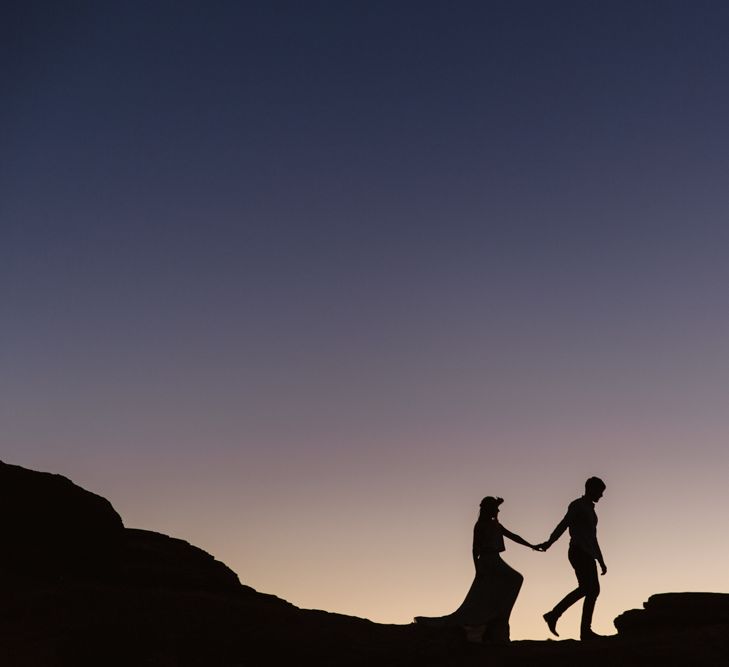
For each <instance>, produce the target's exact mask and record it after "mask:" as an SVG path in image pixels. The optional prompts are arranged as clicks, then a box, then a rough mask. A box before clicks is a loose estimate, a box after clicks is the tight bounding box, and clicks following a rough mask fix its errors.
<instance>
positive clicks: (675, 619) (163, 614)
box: [0, 462, 729, 667]
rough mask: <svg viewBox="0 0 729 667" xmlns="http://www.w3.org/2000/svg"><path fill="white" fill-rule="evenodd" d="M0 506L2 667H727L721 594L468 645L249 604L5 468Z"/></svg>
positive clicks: (234, 585)
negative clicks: (571, 631)
mask: <svg viewBox="0 0 729 667" xmlns="http://www.w3.org/2000/svg"><path fill="white" fill-rule="evenodd" d="M0 500H1V501H2V504H1V505H0V507H2V512H3V534H4V538H5V539H4V540H3V544H2V547H1V548H0V584H1V585H2V590H1V591H0V665H2V666H3V667H4V666H7V667H66V666H68V667H85V666H91V665H93V666H94V667H122V666H123V667H145V666H148V667H238V666H243V665H246V666H249V665H250V666H255V667H257V666H259V665H309V664H311V665H336V666H338V667H339V666H347V665H363V666H364V665H367V666H368V667H369V666H376V665H398V666H405V665H412V666H418V665H433V666H440V665H443V666H445V665H505V666H509V665H514V666H517V665H518V666H524V667H526V666H530V667H533V666H537V667H539V666H544V665H547V666H549V665H559V666H560V667H565V666H566V667H569V666H570V665H584V664H589V665H590V666H591V667H599V666H602V665H605V666H607V665H610V666H611V667H615V666H619V665H649V666H653V665H676V666H678V665H726V664H729V595H720V594H714V593H666V594H661V595H654V596H652V597H651V598H650V599H649V600H648V602H647V603H646V604H645V608H644V609H642V610H631V611H628V612H625V613H624V614H621V615H620V616H619V617H618V618H617V619H616V627H617V628H618V630H619V634H618V635H616V636H614V637H609V638H606V639H601V640H597V641H594V642H587V643H580V642H575V641H518V642H513V643H511V644H508V645H501V646H486V645H476V644H471V643H468V642H467V641H465V638H464V637H463V636H462V635H461V634H460V633H458V632H449V631H428V630H425V629H423V628H420V627H417V626H414V625H382V624H378V623H372V622H371V621H368V620H365V619H361V618H355V617H351V616H343V615H341V614H333V613H327V612H324V611H314V610H303V609H298V608H297V607H295V606H293V605H292V604H289V603H288V602H285V601H284V600H281V599H279V598H276V597H274V596H272V595H265V594H262V593H258V592H256V591H254V590H253V589H252V588H249V587H248V586H244V585H242V584H241V583H240V582H239V580H238V577H237V575H236V574H235V573H234V572H233V571H232V570H230V569H229V568H228V567H226V566H225V565H224V564H223V563H221V562H219V561H217V560H215V559H214V558H213V557H212V556H211V555H209V554H207V553H205V552H204V551H203V550H201V549H198V548H197V547H194V546H192V545H190V544H188V543H187V542H185V541H183V540H179V539H175V538H172V537H167V536H165V535H161V534H159V533H154V532H150V531H146V530H136V529H129V528H125V527H124V525H123V523H122V520H121V518H120V517H119V515H118V514H117V513H116V512H115V511H114V508H113V507H112V506H111V504H110V503H109V502H108V501H107V500H105V499H104V498H102V497H101V496H98V495H95V494H93V493H90V492H89V491H86V490H84V489H82V488H80V487H79V486H77V485H75V484H73V483H72V482H70V481H69V480H68V479H66V478H64V477H61V476H60V475H52V474H49V473H40V472H35V471H31V470H26V469H24V468H20V467H18V466H12V465H7V464H5V463H1V462H0Z"/></svg>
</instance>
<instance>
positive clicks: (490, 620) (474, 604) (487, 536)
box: [416, 519, 524, 639]
mask: <svg viewBox="0 0 729 667" xmlns="http://www.w3.org/2000/svg"><path fill="white" fill-rule="evenodd" d="M473 538H474V552H475V553H476V554H477V555H478V560H477V566H476V567H477V571H476V576H475V577H474V580H473V583H472V584H471V588H470V589H469V590H468V593H467V594H466V598H465V600H463V603H462V604H461V606H460V607H458V609H456V610H455V611H454V612H453V613H451V614H448V615H447V616H418V617H417V618H416V621H417V622H418V623H420V624H422V625H427V626H432V627H449V626H469V625H470V626H492V627H493V626H498V628H497V627H493V631H492V632H490V633H488V634H490V635H491V638H493V639H508V638H509V616H510V615H511V610H512V608H513V606H514V603H515V602H516V598H517V596H518V595H519V590H520V589H521V585H522V582H523V581H524V577H523V576H522V575H521V574H520V573H519V572H517V571H516V570H515V569H514V568H513V567H511V566H510V565H508V564H507V563H506V562H504V560H502V558H501V555H500V552H501V551H504V537H503V533H502V527H501V524H499V522H498V521H497V520H495V519H494V520H492V521H488V522H479V523H477V524H476V526H475V528H474V536H473ZM487 632H488V631H487Z"/></svg>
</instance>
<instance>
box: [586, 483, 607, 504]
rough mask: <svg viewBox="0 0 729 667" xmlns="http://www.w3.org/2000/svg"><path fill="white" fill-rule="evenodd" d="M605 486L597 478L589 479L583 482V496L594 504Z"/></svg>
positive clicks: (600, 496)
mask: <svg viewBox="0 0 729 667" xmlns="http://www.w3.org/2000/svg"><path fill="white" fill-rule="evenodd" d="M605 489H606V486H605V482H603V481H602V480H601V479H600V478H599V477H590V479H588V480H587V481H586V482H585V496H586V497H587V498H589V499H590V500H591V501H592V502H593V503H596V502H597V501H598V500H600V498H602V494H603V493H604V492H605Z"/></svg>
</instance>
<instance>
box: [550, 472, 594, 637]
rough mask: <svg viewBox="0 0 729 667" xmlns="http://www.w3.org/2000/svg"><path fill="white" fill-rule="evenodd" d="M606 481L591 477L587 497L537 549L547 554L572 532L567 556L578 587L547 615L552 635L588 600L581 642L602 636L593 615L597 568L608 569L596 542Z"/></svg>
mask: <svg viewBox="0 0 729 667" xmlns="http://www.w3.org/2000/svg"><path fill="white" fill-rule="evenodd" d="M605 488H606V487H605V482H603V481H602V480H601V479H600V478H599V477H590V479H588V480H587V481H586V482H585V495H584V496H582V497H581V498H578V499H577V500H573V501H572V502H571V503H570V504H569V507H568V509H567V514H565V517H564V519H562V521H560V522H559V524H557V527H556V528H555V529H554V531H553V532H552V534H551V535H550V536H549V539H548V540H547V541H546V542H543V543H542V544H540V545H539V546H538V548H539V549H542V550H544V551H546V550H547V549H549V547H551V546H552V544H554V543H555V542H556V541H557V540H558V539H559V538H560V537H561V536H562V533H564V531H565V530H567V528H569V531H570V547H569V552H568V557H569V561H570V564H571V565H572V567H573V568H574V570H575V574H576V575H577V588H575V590H573V591H572V592H571V593H568V594H567V595H566V596H565V597H564V598H563V599H562V600H561V601H560V602H559V604H557V605H556V606H555V607H554V609H552V610H551V611H548V612H547V613H546V614H544V620H545V621H546V622H547V626H548V627H549V629H550V631H551V632H552V634H554V635H556V636H559V634H558V633H557V621H558V620H559V617H560V616H561V615H562V614H563V613H564V612H565V611H566V610H567V609H569V608H570V607H571V606H572V605H573V604H574V603H575V602H577V601H578V600H579V599H580V598H583V597H584V598H585V601H584V602H583V604H582V622H581V624H580V639H583V640H585V639H597V638H598V637H600V635H598V634H596V633H595V632H593V631H592V612H593V611H594V609H595V601H596V600H597V596H598V595H599V594H600V582H599V580H598V577H597V566H596V565H595V563H596V562H597V563H599V564H600V568H601V569H602V574H605V573H606V572H607V566H606V565H605V561H604V560H603V557H602V552H601V551H600V545H599V544H598V543H597V514H596V513H595V503H596V502H597V501H598V500H600V498H602V494H603V492H604V491H605Z"/></svg>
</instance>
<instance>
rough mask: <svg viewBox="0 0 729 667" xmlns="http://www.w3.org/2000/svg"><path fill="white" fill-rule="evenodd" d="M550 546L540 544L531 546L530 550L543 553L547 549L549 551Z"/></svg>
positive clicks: (544, 543)
mask: <svg viewBox="0 0 729 667" xmlns="http://www.w3.org/2000/svg"><path fill="white" fill-rule="evenodd" d="M551 546H552V545H551V544H550V543H549V542H542V543H541V544H537V545H535V546H533V547H532V549H534V551H542V552H544V551H546V550H547V549H549V547H551Z"/></svg>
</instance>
